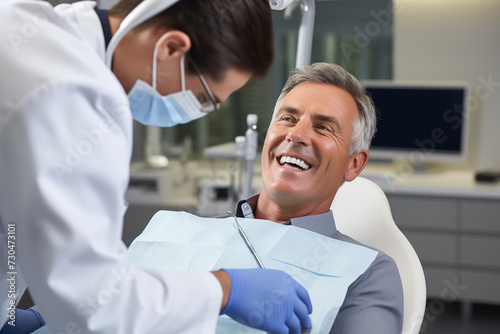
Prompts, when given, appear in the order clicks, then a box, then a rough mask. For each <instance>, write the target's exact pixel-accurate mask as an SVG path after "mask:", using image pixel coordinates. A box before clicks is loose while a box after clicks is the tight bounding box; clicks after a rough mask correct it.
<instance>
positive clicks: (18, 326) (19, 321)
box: [0, 308, 45, 334]
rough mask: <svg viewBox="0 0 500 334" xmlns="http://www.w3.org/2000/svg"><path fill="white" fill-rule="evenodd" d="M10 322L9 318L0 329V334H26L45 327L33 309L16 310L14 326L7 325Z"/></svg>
mask: <svg viewBox="0 0 500 334" xmlns="http://www.w3.org/2000/svg"><path fill="white" fill-rule="evenodd" d="M10 320H12V319H10V318H9V319H8V321H7V322H6V323H5V325H4V326H3V327H2V329H1V330H0V334H28V333H31V332H34V331H35V330H37V329H38V328H40V327H42V326H43V325H45V322H44V321H43V319H42V317H41V316H40V314H39V313H38V312H37V311H35V310H33V309H28V310H21V309H19V308H17V309H16V318H15V321H14V324H15V326H12V325H10V324H9V321H10Z"/></svg>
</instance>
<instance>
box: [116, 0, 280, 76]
mask: <svg viewBox="0 0 500 334" xmlns="http://www.w3.org/2000/svg"><path fill="white" fill-rule="evenodd" d="M141 2H142V0H120V1H119V2H118V3H117V4H116V5H114V6H113V7H112V8H111V9H110V10H109V15H111V16H114V17H118V18H124V17H125V16H127V15H128V14H129V13H130V12H131V11H132V10H133V9H134V8H135V7H136V6H137V5H138V4H139V3H141ZM150 26H167V27H169V28H171V29H177V30H180V31H183V32H184V33H186V34H187V35H188V36H189V38H190V39H191V50H190V51H189V52H190V54H191V56H192V57H193V60H194V61H195V63H196V64H197V65H198V67H199V69H200V71H201V72H202V73H203V74H205V75H208V76H210V77H211V78H212V79H213V80H217V81H218V80H222V79H223V77H224V75H225V74H226V72H227V70H229V69H231V68H234V69H237V70H241V71H245V72H249V73H252V74H253V75H255V76H258V77H263V76H265V75H266V74H267V72H268V70H269V68H270V67H271V64H272V62H273V25H272V17H271V8H270V6H269V2H268V1H267V0H181V1H179V2H177V3H176V4H174V5H173V6H172V7H170V8H168V9H166V10H165V11H163V12H161V13H160V14H158V15H156V16H155V17H153V18H151V19H149V20H147V21H146V22H144V23H143V24H141V25H139V26H138V27H137V28H136V29H143V28H146V27H150Z"/></svg>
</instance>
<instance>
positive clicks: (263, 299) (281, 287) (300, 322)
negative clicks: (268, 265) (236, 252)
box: [221, 268, 312, 334]
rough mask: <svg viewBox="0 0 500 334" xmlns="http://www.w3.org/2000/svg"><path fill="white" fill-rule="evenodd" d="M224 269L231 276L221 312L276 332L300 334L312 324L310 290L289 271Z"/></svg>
mask: <svg viewBox="0 0 500 334" xmlns="http://www.w3.org/2000/svg"><path fill="white" fill-rule="evenodd" d="M223 270H224V271H225V272H227V273H228V274H229V277H230V278H231V292H230V294H229V300H228V303H227V305H226V307H225V308H224V310H222V313H221V314H227V315H228V316H230V317H231V318H233V319H234V320H236V321H238V322H240V323H242V324H245V325H247V326H250V327H254V328H258V329H261V330H265V331H268V332H272V333H278V334H288V333H292V334H300V333H301V331H302V329H309V328H310V327H311V320H310V319H309V315H308V314H310V313H312V304H311V300H310V298H309V293H308V292H307V290H306V289H304V287H303V286H302V285H300V284H299V283H298V282H297V281H295V280H294V279H293V278H292V277H290V276H289V275H288V274H286V273H284V272H282V271H279V270H272V269H261V268H256V269H223Z"/></svg>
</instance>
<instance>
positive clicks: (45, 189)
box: [0, 0, 222, 334]
mask: <svg viewBox="0 0 500 334" xmlns="http://www.w3.org/2000/svg"><path fill="white" fill-rule="evenodd" d="M93 6H94V3H93V2H81V3H76V4H74V5H59V6H58V7H56V10H53V8H52V6H50V5H49V4H48V3H46V2H43V1H35V2H32V1H25V0H17V1H12V0H2V1H1V2H0V43H1V47H0V68H1V71H0V220H1V223H0V233H3V235H2V236H1V238H0V240H1V243H0V246H1V249H0V256H1V257H0V270H2V272H1V275H2V276H1V278H2V281H1V282H0V288H1V289H0V301H1V305H0V306H1V310H2V311H0V325H1V324H2V323H3V322H4V321H5V320H6V319H5V315H6V314H7V313H8V310H7V309H6V308H7V307H8V306H9V302H10V301H11V300H14V298H10V297H8V294H9V289H11V288H12V286H11V285H10V284H9V282H8V281H7V278H8V277H9V276H12V274H7V275H5V273H6V272H17V274H13V275H14V276H15V277H16V287H15V290H16V292H19V291H22V282H21V277H20V273H21V272H22V274H23V276H24V278H25V280H26V282H27V285H28V286H29V289H30V293H31V295H32V296H33V298H34V300H35V302H36V304H37V305H38V307H39V310H40V312H41V314H42V315H43V317H44V318H45V320H46V322H47V323H48V326H49V327H50V329H51V331H52V333H54V334H57V333H112V334H118V333H127V334H129V333H176V334H180V333H193V334H200V333H213V332H214V330H215V325H216V321H217V316H218V313H219V308H220V303H221V299H222V291H221V288H220V285H219V283H218V282H217V280H216V279H215V277H214V276H213V275H212V274H210V273H172V272H161V271H153V270H151V271H145V270H142V269H138V268H136V267H134V266H132V265H130V263H129V262H128V260H127V257H126V247H125V245H124V244H123V243H122V241H121V234H122V224H123V215H124V213H125V210H126V203H125V201H124V194H125V190H126V188H127V184H128V179H129V160H130V155H131V147H132V142H131V141H132V117H131V113H130V111H129V108H128V100H127V95H126V93H125V91H124V90H123V88H122V87H121V85H120V83H119V82H118V81H117V79H116V78H115V76H114V75H113V74H112V73H111V72H110V71H109V70H108V69H107V67H106V66H105V64H104V52H105V50H104V37H103V33H102V30H101V25H100V22H99V20H98V17H97V15H96V13H95V12H94V8H93ZM8 225H10V226H11V229H10V230H11V232H12V231H14V230H15V231H14V232H13V234H11V235H14V236H15V239H13V238H11V239H10V240H11V241H12V242H15V248H14V247H12V246H13V245H14V244H13V243H12V242H11V248H10V250H11V252H10V253H11V254H12V253H13V252H14V253H15V254H14V255H13V256H14V257H13V258H10V259H11V260H13V262H14V267H13V268H8V267H7V263H8V262H7V259H8V255H9V254H8V251H9V248H7V241H8V240H7V238H8V236H7V234H8V229H7V227H8ZM11 265H12V263H11Z"/></svg>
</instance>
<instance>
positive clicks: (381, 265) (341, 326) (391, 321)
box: [236, 195, 403, 334]
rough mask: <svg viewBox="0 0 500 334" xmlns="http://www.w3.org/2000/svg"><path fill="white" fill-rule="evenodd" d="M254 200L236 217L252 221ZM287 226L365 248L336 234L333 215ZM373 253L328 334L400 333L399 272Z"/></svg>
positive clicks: (380, 254)
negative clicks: (373, 255)
mask: <svg viewBox="0 0 500 334" xmlns="http://www.w3.org/2000/svg"><path fill="white" fill-rule="evenodd" d="M257 199H258V195H256V196H253V197H251V198H249V199H248V201H246V200H241V201H239V202H238V205H237V207H236V216H238V217H245V218H254V216H253V208H254V207H255V204H256V203H257ZM288 224H289V225H293V226H297V227H301V228H304V229H306V230H309V231H313V232H316V233H319V234H321V235H324V236H327V237H330V238H333V239H337V240H341V241H345V242H349V243H353V244H357V245H361V246H364V247H367V246H366V245H363V244H361V243H359V242H357V241H356V240H354V239H352V238H350V237H348V236H346V235H344V234H342V233H340V232H339V231H338V230H337V228H336V226H335V220H334V218H333V213H332V211H328V212H326V213H323V214H319V215H312V216H305V217H297V218H292V219H291V220H290V222H289V223H288ZM368 248H371V249H373V248H372V247H368ZM375 250H376V249H375ZM376 251H377V252H378V254H377V256H376V258H375V260H374V261H373V262H372V264H371V265H370V266H369V267H368V269H366V271H365V272H364V273H363V274H362V275H361V276H360V277H358V279H356V280H355V281H354V282H353V283H352V284H351V285H350V286H349V289H348V290H347V294H346V297H345V300H344V303H343V304H342V306H341V308H340V310H339V313H338V315H337V318H336V319H335V322H334V324H333V326H332V329H331V331H330V334H334V333H335V334H365V333H370V334H400V333H401V331H402V328H403V287H402V285H401V278H400V276H399V272H398V268H397V266H396V263H395V262H394V260H393V259H392V258H391V257H389V256H388V255H387V254H385V253H383V252H381V251H378V250H376Z"/></svg>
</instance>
